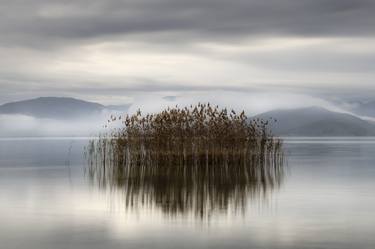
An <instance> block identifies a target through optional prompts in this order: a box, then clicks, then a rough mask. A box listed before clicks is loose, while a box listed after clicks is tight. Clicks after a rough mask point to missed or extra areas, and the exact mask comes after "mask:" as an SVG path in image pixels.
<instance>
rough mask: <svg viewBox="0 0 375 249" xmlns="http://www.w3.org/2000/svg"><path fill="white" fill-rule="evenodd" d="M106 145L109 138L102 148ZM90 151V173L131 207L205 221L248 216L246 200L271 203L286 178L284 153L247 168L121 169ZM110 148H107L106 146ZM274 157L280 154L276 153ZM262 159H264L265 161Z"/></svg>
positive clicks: (257, 156) (93, 180) (255, 158)
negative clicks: (213, 217)
mask: <svg viewBox="0 0 375 249" xmlns="http://www.w3.org/2000/svg"><path fill="white" fill-rule="evenodd" d="M103 143H105V142H104V140H101V142H98V144H103ZM91 146H94V147H92V148H91V149H90V151H91V154H89V157H88V159H89V164H88V168H87V171H86V172H87V175H88V177H89V180H90V182H91V183H92V184H94V185H95V186H97V187H99V188H101V189H104V190H112V191H118V190H120V191H122V192H123V196H124V202H125V203H124V204H125V206H126V208H139V207H140V206H141V207H156V208H160V209H161V210H162V211H163V213H165V214H167V215H170V216H174V215H193V216H196V217H200V218H202V219H203V218H206V217H209V216H210V215H212V214H213V213H214V212H227V211H229V210H231V211H233V212H238V211H241V212H244V211H245V208H246V205H247V201H248V200H251V199H263V200H265V199H267V196H268V194H270V193H271V192H272V191H274V190H275V189H277V188H279V187H280V184H281V183H282V180H283V178H284V165H283V162H284V158H283V155H282V153H281V152H273V153H272V154H263V155H262V154H259V153H258V154H255V153H254V154H253V155H252V160H251V161H249V162H248V163H247V164H240V163H234V162H233V161H231V163H229V164H226V165H224V164H206V163H204V164H195V165H191V166H189V165H182V166H181V165H158V166H157V167H156V166H155V165H154V166H152V165H153V164H150V165H138V166H135V165H126V164H124V165H123V166H122V167H119V166H118V165H117V164H113V163H111V160H110V159H109V158H108V156H109V155H107V158H103V157H104V155H103V154H101V153H98V151H100V150H101V149H99V148H97V149H95V148H96V147H95V144H94V143H92V144H91ZM107 146H108V145H107ZM274 153H275V154H274ZM262 158H263V159H262Z"/></svg>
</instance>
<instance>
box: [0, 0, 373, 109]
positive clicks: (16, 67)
mask: <svg viewBox="0 0 375 249" xmlns="http://www.w3.org/2000/svg"><path fill="white" fill-rule="evenodd" d="M374 13H375V1H373V0H124V1H115V0H72V1H62V0H60V1H57V0H11V1H5V0H2V1H0V32H1V33H0V87H1V88H0V89H1V91H0V103H4V102H7V101H12V100H20V99H25V98H30V97H36V96H72V97H78V98H83V99H86V100H92V101H99V102H102V103H111V104H116V103H125V102H131V101H133V100H134V97H135V96H140V95H143V94H149V93H157V94H160V95H184V94H186V93H188V94H191V93H194V92H200V93H202V92H211V91H213V90H220V91H224V92H225V91H240V92H242V93H243V92H254V91H263V90H271V91H273V92H275V91H280V92H297V93H301V92H302V93H307V94H323V95H325V96H330V95H342V96H344V95H350V96H357V97H361V96H364V97H372V96H373V97H375V85H374V79H375V28H374V27H375V17H374Z"/></svg>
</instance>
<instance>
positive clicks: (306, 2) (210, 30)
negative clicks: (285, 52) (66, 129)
mask: <svg viewBox="0 0 375 249" xmlns="http://www.w3.org/2000/svg"><path fill="white" fill-rule="evenodd" d="M374 11H375V3H374V1H371V0H314V1H311V0H262V1H259V0H232V1H224V0H152V1H151V0H137V1H129V0H125V1H114V0H107V1H98V0H92V1H87V0H77V1H72V2H65V1H50V0H48V1H47V0H28V1H17V0H16V1H6V2H3V3H2V4H1V5H0V13H1V17H0V31H1V33H2V36H1V38H0V42H1V43H2V44H7V45H14V44H20V45H30V44H31V45H38V44H43V45H44V44H46V43H47V44H48V43H55V44H59V45H64V44H67V43H69V42H72V41H74V40H82V39H97V38H102V37H107V36H114V35H115V36H116V35H131V34H149V33H151V34H152V33H165V34H166V36H167V37H168V36H169V35H170V37H171V38H172V39H176V37H180V42H183V41H185V42H187V41H191V40H202V39H203V40H221V39H223V40H226V39H228V37H231V38H232V39H235V38H239V37H248V36H274V35H281V36H288V35H294V36H295V35H296V36H326V37H332V36H355V35H362V36H373V35H374V34H375V31H374V29H373V27H374V26H375V19H374V18H373V13H374ZM172 33H173V34H172Z"/></svg>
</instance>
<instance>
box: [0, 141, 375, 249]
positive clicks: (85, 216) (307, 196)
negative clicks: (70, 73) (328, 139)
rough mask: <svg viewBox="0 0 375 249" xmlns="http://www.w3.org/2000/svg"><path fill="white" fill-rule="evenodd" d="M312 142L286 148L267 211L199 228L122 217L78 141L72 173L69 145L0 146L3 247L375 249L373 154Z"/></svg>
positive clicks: (358, 146)
mask: <svg viewBox="0 0 375 249" xmlns="http://www.w3.org/2000/svg"><path fill="white" fill-rule="evenodd" d="M368 140H369V139H367V140H366V141H368ZM315 141H317V142H318V140H315ZM317 142H315V143H313V144H311V143H306V142H305V143H293V144H292V143H288V142H287V143H286V146H287V148H286V150H287V154H288V173H287V178H286V180H285V182H284V184H283V185H282V187H281V189H279V190H278V191H276V192H273V193H272V195H270V197H269V199H268V202H267V203H264V202H262V204H261V203H257V202H254V201H252V202H251V203H249V207H248V211H247V212H246V214H245V215H244V216H243V215H235V214H232V215H231V214H229V215H221V214H218V215H217V216H215V217H213V218H212V219H210V221H209V222H208V223H201V222H200V223H196V222H194V219H191V217H190V218H189V217H179V218H174V219H168V218H167V217H166V216H165V215H163V213H162V212H161V211H160V210H158V209H154V210H150V209H142V208H141V209H138V210H132V211H129V210H126V209H124V208H123V206H121V203H122V202H121V193H107V192H103V191H100V190H98V189H96V188H93V187H90V185H89V184H88V183H87V181H86V180H85V178H84V177H83V170H82V163H83V159H82V158H81V152H82V151H81V150H80V148H81V146H82V145H83V144H84V141H74V142H73V149H72V151H71V153H70V156H69V164H70V167H68V166H67V165H66V158H67V154H68V148H69V146H70V145H71V141H70V140H69V141H68V140H59V141H49V140H47V141H43V142H40V141H28V142H25V141H18V142H14V141H1V142H0V168H1V169H0V203H1V205H0V212H1V214H0V219H1V223H0V242H1V245H2V246H1V247H2V248H18V249H19V248H38V249H40V248H41V249H43V248H56V249H60V248H61V249H63V248H107V247H108V248H144V247H147V248H177V247H178V248H194V247H196V248H228V247H230V248H236V247H237V248H243V247H253V248H254V247H256V248H373V247H374V245H375V238H374V237H373V235H372V233H373V231H374V230H375V217H374V215H373V210H374V209H375V197H374V195H373V192H374V190H375V183H374V181H373V179H374V176H375V167H374V165H373V162H374V159H375V156H374V154H373V152H374V151H375V146H374V145H371V144H368V143H360V142H357V143H349V144H348V143H343V142H341V143H334V144H332V143H325V142H324V143H317ZM116 194H118V198H116V196H115V198H113V197H114V196H113V195H116Z"/></svg>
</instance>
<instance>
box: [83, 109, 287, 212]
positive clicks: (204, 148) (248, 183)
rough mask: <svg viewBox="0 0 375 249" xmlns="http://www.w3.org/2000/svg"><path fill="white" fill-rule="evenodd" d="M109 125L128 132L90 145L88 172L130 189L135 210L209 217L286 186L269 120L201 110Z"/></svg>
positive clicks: (103, 137) (119, 119) (277, 141)
mask: <svg viewBox="0 0 375 249" xmlns="http://www.w3.org/2000/svg"><path fill="white" fill-rule="evenodd" d="M109 122H110V123H112V122H121V127H120V128H116V129H111V130H110V132H108V133H107V134H102V135H101V136H100V137H99V138H98V139H94V140H92V141H90V143H89V145H88V147H87V150H86V151H87V158H88V169H87V173H88V176H89V178H90V180H91V181H92V182H93V183H97V184H98V185H99V186H100V187H102V188H110V189H113V188H116V189H121V190H123V191H124V193H125V196H126V204H127V205H128V206H134V205H138V204H142V205H154V206H155V205H156V206H159V207H160V208H161V209H162V210H163V211H165V212H166V213H169V214H184V213H188V212H193V213H194V214H195V215H199V216H200V217H204V216H206V215H208V214H209V213H211V212H212V211H214V210H226V209H227V208H228V207H229V206H233V209H237V208H238V207H243V206H244V203H245V201H246V197H249V196H255V195H257V194H261V193H263V194H265V193H266V192H267V191H269V190H272V189H273V188H275V187H278V186H279V185H280V183H281V179H282V176H283V161H284V156H283V150H282V141H281V140H280V139H278V138H275V137H273V136H272V134H271V131H270V130H269V129H268V122H269V121H264V120H259V119H258V120H249V118H248V117H247V116H246V115H245V113H244V112H241V113H236V112H235V111H234V110H230V111H229V110H227V109H225V108H224V109H220V108H219V107H218V106H212V105H210V104H198V105H196V106H190V107H185V108H178V107H175V108H167V109H166V110H164V111H161V112H159V113H154V114H147V115H142V113H141V111H138V112H137V113H136V114H134V115H126V116H124V117H122V116H120V117H114V116H112V117H111V119H110V120H109Z"/></svg>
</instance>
